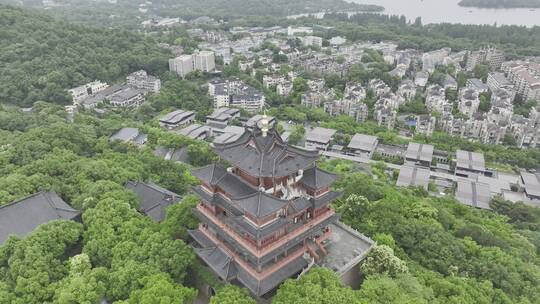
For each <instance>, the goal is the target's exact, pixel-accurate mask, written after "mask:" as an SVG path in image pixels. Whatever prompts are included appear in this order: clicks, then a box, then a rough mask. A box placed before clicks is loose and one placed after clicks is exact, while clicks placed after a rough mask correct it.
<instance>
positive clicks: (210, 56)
mask: <svg viewBox="0 0 540 304" xmlns="http://www.w3.org/2000/svg"><path fill="white" fill-rule="evenodd" d="M193 56H194V62H195V66H194V69H195V70H198V71H202V72H206V73H209V72H212V71H213V70H215V69H216V58H215V55H214V52H212V51H199V52H196V53H195V54H194V55H193Z"/></svg>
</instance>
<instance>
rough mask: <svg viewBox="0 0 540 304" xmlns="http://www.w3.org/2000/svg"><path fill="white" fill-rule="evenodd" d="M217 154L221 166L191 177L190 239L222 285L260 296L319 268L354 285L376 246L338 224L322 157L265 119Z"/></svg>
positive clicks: (334, 195)
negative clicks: (194, 201) (193, 221)
mask: <svg viewBox="0 0 540 304" xmlns="http://www.w3.org/2000/svg"><path fill="white" fill-rule="evenodd" d="M214 149H215V151H216V153H217V154H218V155H219V157H220V158H221V162H220V163H216V164H212V165H209V166H207V167H203V168H199V169H196V170H194V172H193V174H194V175H195V176H196V177H197V178H198V179H199V180H200V182H201V184H200V185H199V186H197V187H194V191H195V193H196V194H197V195H198V196H199V197H200V203H199V204H198V205H197V207H196V208H195V209H194V212H195V213H196V215H197V216H198V217H199V219H200V220H201V224H200V226H199V228H198V229H197V230H191V231H190V232H189V233H190V236H191V237H192V238H193V240H194V241H195V242H194V243H193V246H194V249H195V252H196V254H197V256H198V257H199V258H200V259H201V260H203V261H204V262H205V264H207V265H208V267H210V268H211V269H212V270H213V271H214V272H215V273H216V274H217V276H219V278H220V279H222V280H223V281H226V282H233V283H237V284H241V285H243V286H245V287H246V288H248V289H249V290H250V291H251V293H252V294H253V295H254V296H257V297H259V296H263V295H265V294H268V293H269V292H271V291H273V290H275V289H276V287H278V285H279V284H280V283H282V282H283V281H284V280H286V279H288V278H290V277H294V276H297V275H299V274H301V273H302V272H304V271H307V270H309V268H310V267H312V266H313V265H315V264H317V265H320V266H323V267H327V268H330V269H332V270H334V271H335V272H337V273H338V274H339V275H340V276H341V277H342V278H343V280H345V281H348V282H349V283H352V284H354V281H355V280H357V278H355V277H356V276H357V275H358V274H357V273H358V268H357V267H355V266H356V265H357V264H358V263H359V262H360V261H361V260H362V259H363V257H364V256H365V254H366V253H367V252H368V251H369V250H370V248H371V247H372V246H373V241H371V240H370V239H369V238H367V237H365V236H363V235H361V234H360V233H358V232H356V231H354V230H353V229H351V228H349V227H347V226H345V225H344V224H342V223H340V222H339V215H338V214H336V212H335V211H334V210H333V209H332V207H331V206H330V203H331V202H332V201H334V200H335V199H336V198H338V197H339V196H340V195H341V193H339V192H336V191H332V190H331V188H330V186H331V185H332V183H333V182H334V181H335V180H336V178H337V176H335V175H334V174H332V173H329V172H327V171H324V170H322V169H319V168H318V167H317V165H316V161H317V160H318V158H319V153H318V151H310V150H304V149H302V148H299V147H296V146H291V145H288V144H287V143H285V142H284V141H283V140H282V139H281V137H280V135H279V134H278V132H277V131H276V130H275V129H274V128H271V127H270V126H269V124H268V123H267V122H266V121H265V120H264V119H263V120H261V121H260V122H259V124H258V126H257V127H256V128H253V129H250V130H246V132H245V133H244V134H243V135H242V136H240V137H239V138H238V139H237V140H236V141H234V142H229V143H224V144H214ZM221 163H227V164H228V165H222V164H221Z"/></svg>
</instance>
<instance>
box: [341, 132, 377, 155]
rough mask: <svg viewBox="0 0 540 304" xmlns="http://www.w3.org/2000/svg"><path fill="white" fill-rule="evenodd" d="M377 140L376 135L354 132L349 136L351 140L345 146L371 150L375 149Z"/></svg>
mask: <svg viewBox="0 0 540 304" xmlns="http://www.w3.org/2000/svg"><path fill="white" fill-rule="evenodd" d="M378 142H379V139H378V138H377V136H372V135H366V134H359V133H356V134H354V136H353V137H352V138H351V141H350V142H349V145H348V146H347V148H349V149H353V150H362V151H368V152H373V151H375V148H376V147H377V144H378Z"/></svg>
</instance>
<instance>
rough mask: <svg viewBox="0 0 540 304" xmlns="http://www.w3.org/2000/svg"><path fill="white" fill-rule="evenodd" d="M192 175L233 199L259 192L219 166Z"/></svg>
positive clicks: (209, 167)
mask: <svg viewBox="0 0 540 304" xmlns="http://www.w3.org/2000/svg"><path fill="white" fill-rule="evenodd" d="M192 173H193V175H195V176H196V177H197V178H199V179H200V180H201V181H203V182H204V183H207V184H209V185H211V186H217V187H220V188H221V189H223V191H225V192H226V193H228V194H229V195H231V196H232V197H233V198H235V197H244V196H247V195H251V194H254V193H256V192H257V190H256V189H254V188H253V187H252V186H250V185H248V184H247V183H246V182H244V181H242V180H241V179H240V178H238V177H237V176H236V175H234V174H232V173H229V172H227V169H226V168H225V167H223V166H221V165H218V164H212V165H208V166H206V167H202V168H199V169H195V170H193V171H192Z"/></svg>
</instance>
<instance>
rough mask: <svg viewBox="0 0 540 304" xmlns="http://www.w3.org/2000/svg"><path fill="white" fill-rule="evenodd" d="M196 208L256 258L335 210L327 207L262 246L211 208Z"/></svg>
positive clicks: (199, 206) (292, 237) (200, 205)
mask: <svg viewBox="0 0 540 304" xmlns="http://www.w3.org/2000/svg"><path fill="white" fill-rule="evenodd" d="M197 210H198V211H199V212H200V213H202V214H203V215H204V216H205V217H206V218H208V219H210V220H211V221H212V223H213V224H214V225H216V226H218V227H219V228H220V229H222V230H223V231H224V232H225V233H227V234H228V235H229V236H230V237H232V238H233V239H234V240H235V241H236V242H238V243H239V244H240V245H242V247H244V248H245V249H246V250H248V251H249V252H250V253H251V254H252V255H254V256H255V257H257V258H261V257H263V256H265V255H267V254H268V253H270V252H272V251H274V250H275V249H278V248H279V247H281V246H283V245H285V244H286V243H288V242H290V241H292V240H293V239H295V238H296V237H298V236H299V235H301V234H302V233H304V232H306V231H308V230H310V229H312V228H313V227H315V226H316V225H318V224H320V223H322V222H323V221H325V220H327V219H328V218H330V217H332V216H333V215H334V214H335V212H334V210H332V209H328V210H327V211H325V212H323V213H321V214H320V215H318V216H317V217H314V218H312V219H311V220H310V221H309V222H307V223H305V225H303V226H300V227H299V228H297V229H296V230H294V231H292V232H289V233H288V234H285V235H284V236H282V237H280V238H279V239H277V240H276V241H274V242H272V243H270V244H268V245H266V246H264V247H261V248H259V247H257V246H255V244H253V243H252V242H250V241H248V240H247V239H246V238H244V236H242V235H240V234H238V232H236V231H235V230H234V229H232V228H231V227H229V226H228V225H226V224H225V223H223V221H221V220H220V219H219V218H218V217H217V216H216V215H214V213H213V212H212V210H209V209H208V208H207V207H205V206H204V205H202V204H198V205H197Z"/></svg>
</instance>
